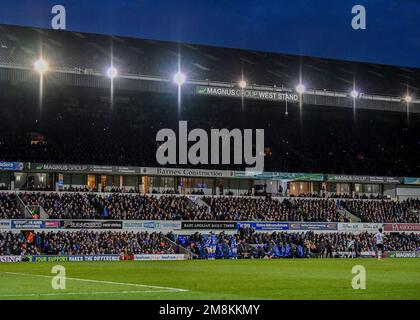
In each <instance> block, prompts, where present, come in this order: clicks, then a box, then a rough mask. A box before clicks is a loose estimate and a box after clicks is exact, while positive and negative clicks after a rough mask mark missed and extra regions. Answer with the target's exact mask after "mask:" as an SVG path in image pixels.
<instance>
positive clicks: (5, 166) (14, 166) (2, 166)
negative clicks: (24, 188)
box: [0, 161, 23, 171]
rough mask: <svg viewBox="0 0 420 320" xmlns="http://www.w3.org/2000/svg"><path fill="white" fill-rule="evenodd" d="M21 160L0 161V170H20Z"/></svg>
mask: <svg viewBox="0 0 420 320" xmlns="http://www.w3.org/2000/svg"><path fill="white" fill-rule="evenodd" d="M22 170H23V163H22V162H4V161H2V162H0V171H22Z"/></svg>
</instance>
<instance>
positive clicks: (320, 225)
mask: <svg viewBox="0 0 420 320" xmlns="http://www.w3.org/2000/svg"><path fill="white" fill-rule="evenodd" d="M289 229H290V230H301V231H305V230H307V231H313V230H325V231H327V230H330V231H336V230H337V223H336V222H333V223H329V222H306V223H294V222H290V223H289Z"/></svg>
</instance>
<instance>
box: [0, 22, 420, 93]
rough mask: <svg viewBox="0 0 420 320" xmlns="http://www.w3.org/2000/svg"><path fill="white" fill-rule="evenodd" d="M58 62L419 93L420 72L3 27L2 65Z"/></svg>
mask: <svg viewBox="0 0 420 320" xmlns="http://www.w3.org/2000/svg"><path fill="white" fill-rule="evenodd" d="M41 53H42V56H43V57H44V58H45V59H47V60H48V62H49V64H50V65H51V66H52V67H57V68H68V69H74V70H92V71H97V72H105V70H106V69H107V68H108V67H109V65H110V63H111V57H112V60H113V65H114V66H115V67H116V68H118V72H119V73H121V74H124V73H126V74H136V75H148V76H155V77H162V78H165V79H171V78H172V76H173V74H174V72H175V71H176V70H177V68H178V58H179V54H180V61H181V65H182V70H183V71H184V72H185V73H186V74H187V75H188V78H189V79H193V80H208V81H220V82H233V83H236V82H237V81H239V79H240V78H241V75H242V74H243V75H244V78H245V79H246V81H247V83H248V84H250V85H252V84H257V85H264V86H277V87H281V86H282V85H283V86H285V87H289V88H294V87H295V86H296V84H298V83H299V73H300V70H301V72H302V82H303V83H304V84H305V85H306V87H307V88H310V89H318V90H324V89H325V90H329V91H339V92H349V90H351V89H353V86H354V85H355V87H356V88H357V89H358V90H359V91H360V92H361V93H368V94H379V95H384V96H399V97H402V96H404V95H405V94H406V93H407V91H408V92H409V93H410V95H413V96H414V97H419V96H420V69H412V68H406V67H397V66H387V65H378V64H368V63H359V62H349V61H338V60H331V59H321V58H315V57H304V56H295V55H287V54H275V53H265V52H257V51H247V50H238V49H228V48H218V47H209V46H197V45H191V44H178V43H173V42H164V41H154V40H142V39H133V38H126V37H119V36H118V37H117V36H106V35H97V34H87V33H78V32H70V31H56V30H49V29H37V28H28V27H17V26H6V25H0V67H1V66H3V67H5V66H20V67H25V66H26V67H31V66H32V65H33V62H34V61H35V60H36V59H37V58H39V56H40V55H41Z"/></svg>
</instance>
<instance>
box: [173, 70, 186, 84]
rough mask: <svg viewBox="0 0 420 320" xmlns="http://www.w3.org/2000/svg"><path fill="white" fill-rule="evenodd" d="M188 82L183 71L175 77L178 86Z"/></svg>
mask: <svg viewBox="0 0 420 320" xmlns="http://www.w3.org/2000/svg"><path fill="white" fill-rule="evenodd" d="M185 81H186V76H185V74H183V73H182V72H181V71H178V72H177V73H176V74H175V75H174V82H175V83H176V84H177V85H178V86H182V85H183V84H184V83H185Z"/></svg>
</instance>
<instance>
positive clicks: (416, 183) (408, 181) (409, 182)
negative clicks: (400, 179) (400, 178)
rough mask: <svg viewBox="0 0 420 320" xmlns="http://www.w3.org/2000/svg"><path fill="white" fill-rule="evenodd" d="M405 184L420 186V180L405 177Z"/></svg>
mask: <svg viewBox="0 0 420 320" xmlns="http://www.w3.org/2000/svg"><path fill="white" fill-rule="evenodd" d="M404 184H414V185H420V178H412V177H405V178H404Z"/></svg>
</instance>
